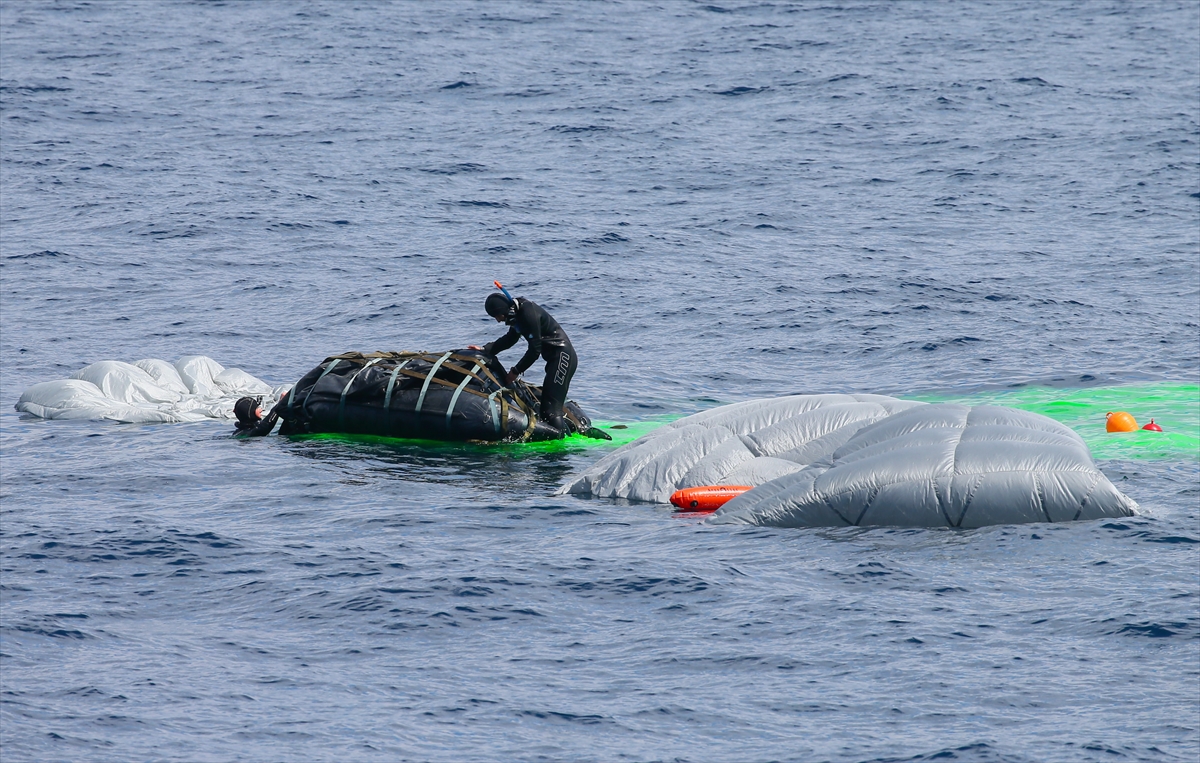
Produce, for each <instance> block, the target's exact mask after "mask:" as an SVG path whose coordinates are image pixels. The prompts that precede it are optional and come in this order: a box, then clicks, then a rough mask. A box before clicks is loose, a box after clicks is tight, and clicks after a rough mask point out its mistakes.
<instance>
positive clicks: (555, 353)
mask: <svg viewBox="0 0 1200 763" xmlns="http://www.w3.org/2000/svg"><path fill="white" fill-rule="evenodd" d="M504 322H505V323H507V324H508V327H509V328H508V333H507V334H505V335H504V336H502V337H500V338H499V339H497V340H496V341H494V342H489V343H488V344H487V345H485V346H484V348H483V351H484V352H486V353H487V354H489V355H498V354H499V353H501V352H504V351H505V350H507V349H508V348H509V347H512V346H513V345H514V344H516V343H517V340H518V339H520V338H521V337H522V336H523V337H525V340H526V341H527V342H529V349H528V350H526V351H525V354H524V355H523V356H521V359H520V360H519V361H517V364H516V365H515V366H513V367H512V370H513V372H514V373H516V374H518V375H519V374H523V373H525V371H527V370H529V367H530V366H531V365H533V363H534V361H535V360H537V359H538V356H539V355H540V356H541V357H543V358H545V360H546V380H545V381H544V382H543V383H542V410H541V413H540V415H541V419H542V420H543V421H545V422H546V423H548V424H552V425H554V426H555V427H557V428H558V430H559V431H560V432H562V433H563V435H564V436H565V435H566V434H567V428H566V423H565V422H564V421H563V418H562V414H563V404H564V403H566V402H567V390H568V389H569V388H570V386H571V377H572V376H574V375H575V369H576V368H577V367H578V365H579V362H578V359H577V358H576V357H575V348H574V347H572V346H571V340H570V339H568V338H567V332H565V331H563V329H562V326H560V325H558V321H556V320H554V318H552V317H551V316H550V313H548V312H546V311H545V310H543V309H542V308H540V307H538V306H537V305H536V304H534V303H533V302H530V301H529V300H527V299H525V298H523V297H517V299H516V300H514V304H513V307H511V308H509V311H508V315H506V316H505V318H504Z"/></svg>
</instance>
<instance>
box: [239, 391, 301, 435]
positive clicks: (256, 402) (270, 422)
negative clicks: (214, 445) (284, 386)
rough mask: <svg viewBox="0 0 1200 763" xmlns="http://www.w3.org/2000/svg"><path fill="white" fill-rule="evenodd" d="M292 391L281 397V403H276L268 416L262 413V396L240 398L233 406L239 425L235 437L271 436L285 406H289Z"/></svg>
mask: <svg viewBox="0 0 1200 763" xmlns="http://www.w3.org/2000/svg"><path fill="white" fill-rule="evenodd" d="M290 394H291V390H288V391H287V392H284V393H283V395H281V396H280V398H279V402H277V403H275V407H274V408H272V409H271V412H270V413H268V414H267V415H266V416H263V412H262V396H261V395H260V396H259V397H243V398H240V399H239V400H238V401H237V402H236V403H234V406H233V415H234V416H237V424H235V425H234V426H236V427H237V429H235V430H234V433H233V436H234V437H265V436H266V435H269V434H271V430H272V429H274V428H275V422H277V421H279V412H280V411H281V410H283V406H285V405H286V404H287V399H288V395H290Z"/></svg>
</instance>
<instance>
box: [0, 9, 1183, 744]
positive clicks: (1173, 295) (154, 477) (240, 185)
mask: <svg viewBox="0 0 1200 763" xmlns="http://www.w3.org/2000/svg"><path fill="white" fill-rule="evenodd" d="M0 160H2V163H0V327H2V331H0V408H2V412H0V436H2V456H3V464H2V469H0V478H2V488H0V504H2V506H0V751H2V756H3V759H4V761H5V762H6V763H9V762H10V761H51V760H88V761H129V760H164V761H231V760H244V761H283V760H287V761H292V760H296V761H300V760H305V761H307V760H314V761H341V760H355V761H358V760H361V761H424V760H429V761H501V760H503V761H527V760H528V761H532V760H553V761H558V760H570V761H614V760H628V761H696V762H706V761H822V760H830V761H868V760H873V761H900V760H906V761H907V760H917V761H920V760H933V759H937V760H943V759H957V760H985V761H1013V762H1017V761H1021V762H1024V761H1081V760H1083V761H1087V760H1103V761H1142V760H1149V761H1189V762H1192V763H1194V761H1195V760H1196V759H1197V757H1198V756H1200V688H1198V687H1200V508H1198V504H1200V468H1198V465H1197V464H1198V462H1200V459H1198V458H1185V459H1183V460H1178V459H1175V460H1172V459H1160V460H1129V461H1113V460H1106V461H1102V462H1100V467H1101V468H1102V470H1103V471H1104V472H1105V473H1106V474H1107V475H1108V476H1109V478H1110V479H1112V480H1113V481H1114V482H1115V483H1117V484H1118V487H1120V488H1121V489H1122V490H1123V491H1125V492H1126V493H1127V494H1129V495H1130V496H1131V497H1132V498H1134V499H1135V500H1136V501H1138V502H1139V504H1140V505H1141V506H1142V510H1143V512H1144V514H1143V516H1139V517H1137V518H1134V519H1130V520H1126V521H1121V522H1113V521H1109V522H1085V523H1078V524H1067V525H1028V526H1022V527H993V528H985V529H982V530H976V531H969V532H961V531H941V530H938V531H928V530H887V529H874V530H862V529H848V530H818V531H803V530H767V529H740V530H739V529H735V528H729V527H709V526H706V525H704V524H702V523H699V522H696V521H693V520H680V519H676V518H673V517H672V516H671V515H670V512H669V511H668V510H667V509H666V508H663V507H661V506H651V505H636V504H635V505H618V504H616V503H613V502H608V501H599V500H580V499H577V498H572V497H553V496H552V493H553V491H554V489H555V488H556V487H557V486H558V485H559V484H561V482H562V481H563V480H564V479H565V478H566V477H567V476H568V475H570V474H572V473H573V472H575V471H577V470H579V469H581V468H583V467H584V466H585V465H587V464H588V463H590V462H591V461H592V460H594V459H595V458H597V457H599V455H601V454H602V453H603V452H604V451H603V449H602V448H601V449H597V448H595V447H592V448H583V447H580V448H577V449H569V450H567V451H564V452H560V453H548V452H522V451H520V450H519V449H514V448H507V449H504V448H499V449H496V450H495V451H494V452H493V451H488V450H484V449H478V448H476V449H471V450H458V449H453V448H437V449H422V448H419V447H415V446H410V447H386V446H379V445H365V444H350V443H343V442H334V441H307V442H301V441H289V440H287V439H286V438H279V437H272V438H267V439H265V440H259V441H254V442H239V441H232V440H230V439H228V438H227V436H226V435H227V433H228V431H229V429H230V428H229V427H227V426H224V425H221V424H217V423H212V424H177V425H158V426H137V425H116V424H111V423H103V422H63V421H40V420H36V419H31V418H22V417H21V416H19V415H18V414H17V413H16V412H15V411H13V409H12V405H13V404H14V403H15V402H16V400H17V397H18V396H19V395H20V393H21V391H22V390H23V389H24V388H25V387H27V386H28V385H31V384H33V383H36V382H40V381H46V380H50V379H56V378H63V377H65V376H67V375H69V374H70V373H72V372H73V371H75V370H78V369H79V368H81V367H83V366H84V365H86V364H88V363H91V362H94V361H98V360H105V359H118V360H126V361H132V360H137V359H139V358H145V357H159V358H165V359H167V360H172V361H173V360H175V359H176V358H178V357H180V356H183V355H192V354H204V355H209V356H211V357H213V358H215V359H216V360H218V361H220V362H221V363H223V364H224V365H226V366H236V367H240V368H243V369H245V370H246V371H248V372H250V373H252V374H255V375H256V376H259V377H261V378H263V379H265V380H267V381H269V382H271V383H272V384H283V383H290V382H293V381H295V380H296V379H297V378H299V377H300V376H301V375H302V374H303V373H304V372H306V371H307V370H308V369H310V368H311V367H313V366H314V365H316V364H317V363H318V362H319V361H320V360H321V359H322V358H324V357H325V356H327V355H330V354H333V353H337V352H342V351H346V350H363V351H371V350H402V349H409V350H417V349H430V350H436V349H449V348H451V347H461V346H463V345H466V344H468V343H477V342H482V341H487V340H490V339H494V338H495V337H496V336H498V333H499V332H498V331H497V327H496V324H495V323H492V322H491V321H490V320H489V319H488V318H487V317H486V316H485V315H484V314H483V311H482V301H483V298H484V296H485V295H486V294H487V292H488V291H489V286H490V284H491V281H492V279H494V278H496V279H500V280H501V281H503V282H504V283H505V284H506V285H508V286H509V287H510V288H512V289H513V290H514V292H515V293H516V294H520V295H525V296H528V297H530V298H532V299H534V300H536V301H538V302H539V303H540V304H543V305H544V306H546V307H547V308H548V309H549V310H550V311H551V312H552V313H553V314H554V315H555V316H556V317H557V318H558V320H559V321H560V322H561V323H562V324H563V325H564V327H566V329H567V331H568V333H569V334H570V335H571V337H572V339H573V341H574V343H575V346H576V348H577V349H578V351H579V355H580V357H581V365H580V370H579V372H578V374H577V375H576V377H575V382H574V384H573V386H572V397H573V398H574V399H576V400H578V401H579V402H580V403H581V404H582V405H583V406H584V408H585V409H586V410H588V411H589V412H591V413H592V414H593V415H595V416H596V417H598V418H601V419H604V420H608V421H644V420H648V419H653V418H655V417H665V416H678V415H683V414H686V413H691V412H694V411H697V410H701V409H704V408H708V407H712V406H714V405H717V404H720V403H726V402H734V401H738V400H745V399H749V398H753V397H760V396H765V395H775V394H780V393H785V392H843V391H844V392H881V393H887V394H897V395H906V394H927V393H963V394H970V393H971V392H972V391H973V390H989V389H997V388H1004V387H1008V386H1009V385H1016V384H1041V385H1051V386H1058V387H1063V388H1079V387H1087V386H1089V385H1106V386H1110V387H1111V386H1113V385H1119V384H1123V383H1134V382H1144V381H1156V380H1173V381H1181V382H1193V383H1194V382H1195V381H1196V380H1197V378H1198V375H1200V371H1198V369H1200V4H1197V3H1195V2H1193V1H1192V0H1182V1H1181V2H1153V3H1136V2H1111V3H1105V2H1088V3H1082V2H1080V3H1071V2H1058V3H1051V4H1047V3H1040V2H960V3H915V2H913V3H892V2H845V3H837V2H834V3H829V4H819V3H805V4H781V3H762V4H750V5H744V4H741V3H728V4H725V3H718V4H711V5H705V4H701V3H687V2H666V3H660V4H650V3H641V2H630V3H586V4H585V3H570V2H542V3H519V2H494V3H440V2H439V3H376V2H358V3H342V2H325V3H304V2H297V3H249V2H224V3H222V2H209V3H201V2H177V3H149V2H102V3H87V2H70V1H68V0H61V1H56V2H33V1H30V2H17V1H16V0H3V1H2V2H0ZM518 352H519V350H513V351H510V354H511V357H506V358H505V359H506V360H507V361H508V362H509V363H512V362H514V361H515V359H516V356H517V353H518ZM531 376H536V375H535V374H531ZM535 381H536V379H535ZM1198 404H1200V403H1198Z"/></svg>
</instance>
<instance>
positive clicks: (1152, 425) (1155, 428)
mask: <svg viewBox="0 0 1200 763" xmlns="http://www.w3.org/2000/svg"><path fill="white" fill-rule="evenodd" d="M1142 429H1149V430H1150V431H1151V432H1161V431H1162V427H1160V426H1159V425H1158V424H1155V423H1154V419H1150V423H1149V424H1147V425H1146V426H1144V427H1142Z"/></svg>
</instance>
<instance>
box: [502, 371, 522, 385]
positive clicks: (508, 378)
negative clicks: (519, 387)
mask: <svg viewBox="0 0 1200 763" xmlns="http://www.w3.org/2000/svg"><path fill="white" fill-rule="evenodd" d="M518 376H520V374H518V373H517V372H516V371H509V372H508V373H507V374H505V375H504V386H506V387H511V386H512V383H513V382H515V381H516V380H517V377H518Z"/></svg>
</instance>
